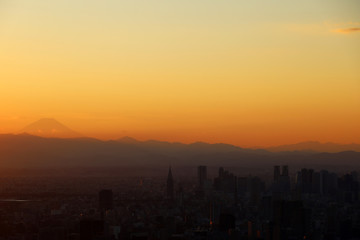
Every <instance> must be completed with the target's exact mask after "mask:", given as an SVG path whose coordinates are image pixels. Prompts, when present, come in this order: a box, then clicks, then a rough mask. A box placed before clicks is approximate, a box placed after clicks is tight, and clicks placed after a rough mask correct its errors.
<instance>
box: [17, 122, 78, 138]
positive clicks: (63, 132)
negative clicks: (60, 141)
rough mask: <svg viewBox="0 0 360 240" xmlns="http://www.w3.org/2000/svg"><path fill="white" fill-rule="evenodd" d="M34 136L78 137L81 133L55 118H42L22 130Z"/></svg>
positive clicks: (21, 131)
mask: <svg viewBox="0 0 360 240" xmlns="http://www.w3.org/2000/svg"><path fill="white" fill-rule="evenodd" d="M20 133H28V134H31V135H34V136H41V137H50V138H78V137H82V135H81V134H79V133H77V132H75V131H73V130H71V129H70V128H68V127H66V126H65V125H63V124H61V123H60V122H58V121H57V120H55V119H53V118H42V119H40V120H38V121H36V122H33V123H31V124H29V125H28V126H26V127H25V128H23V129H22V130H20Z"/></svg>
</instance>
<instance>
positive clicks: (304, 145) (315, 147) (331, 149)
mask: <svg viewBox="0 0 360 240" xmlns="http://www.w3.org/2000/svg"><path fill="white" fill-rule="evenodd" d="M265 149H266V150H268V151H270V152H284V151H307V152H328V153H336V152H344V151H356V152H360V144H336V143H330V142H329V143H320V142H315V141H309V142H301V143H296V144H289V145H282V146H276V147H269V148H265Z"/></svg>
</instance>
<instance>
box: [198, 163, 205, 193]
mask: <svg viewBox="0 0 360 240" xmlns="http://www.w3.org/2000/svg"><path fill="white" fill-rule="evenodd" d="M206 179H207V169H206V166H198V181H199V188H200V189H201V190H203V189H204V185H205V181H206Z"/></svg>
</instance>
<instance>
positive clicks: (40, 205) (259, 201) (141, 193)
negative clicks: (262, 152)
mask: <svg viewBox="0 0 360 240" xmlns="http://www.w3.org/2000/svg"><path fill="white" fill-rule="evenodd" d="M173 170H174V169H171V168H169V169H168V172H167V178H164V177H154V178H141V179H138V178H137V179H132V180H131V181H130V180H127V181H125V182H123V183H122V185H121V187H119V183H118V182H116V183H115V182H114V183H113V184H105V183H104V184H99V186H98V187H105V186H106V187H109V186H110V188H102V189H99V191H93V190H94V189H93V190H92V188H91V186H93V185H94V184H89V185H86V183H83V185H84V188H86V191H82V190H81V189H79V190H74V189H73V190H72V191H69V190H68V189H66V186H64V188H63V190H62V191H60V190H59V191H57V192H52V193H51V192H46V191H49V189H50V188H51V187H53V186H52V185H49V186H48V188H45V187H43V188H37V190H36V191H35V190H34V189H32V190H31V194H28V195H26V196H27V198H28V199H27V200H23V199H22V200H20V199H9V198H7V199H2V200H1V201H0V240H3V239H4V240H5V239H12V240H20V239H21V240H28V239H29V240H30V239H34V240H35V239H36V240H115V239H129V240H143V239H144V240H152V239H154V240H155V239H159V240H162V239H172V240H186V239H195V240H205V239H206V240H207V239H209V240H211V239H244V240H245V239H246V240H253V239H254V240H255V239H258V240H260V239H263V240H280V239H285V240H286V239H315V240H316V239H318V240H331V239H334V240H335V239H360V201H359V181H358V174H357V172H351V173H347V174H342V175H341V176H339V175H338V174H336V173H332V172H328V171H326V170H321V171H315V170H313V169H306V168H303V169H300V170H299V171H297V172H293V173H291V172H290V171H289V167H288V166H274V169H273V176H272V180H270V181H267V180H264V179H262V178H261V177H259V176H252V175H247V176H238V175H236V174H235V173H232V172H231V171H229V170H228V169H225V168H222V167H220V168H219V169H218V172H217V174H216V176H215V177H213V178H210V177H209V174H208V167H207V166H198V167H197V176H196V178H195V177H194V178H189V179H182V180H179V179H178V178H177V177H176V171H175V172H174V171H173ZM174 173H175V174H174ZM104 181H105V180H104ZM13 182H14V181H13ZM54 184H55V185H56V186H57V187H58V188H59V189H61V188H60V186H61V183H60V180H59V182H56V183H54ZM15 185H16V186H15V187H14V188H16V187H19V186H21V191H23V192H24V191H25V192H26V191H30V189H31V187H34V185H35V184H30V185H28V186H27V185H26V183H22V184H18V183H17V184H15ZM19 189H20V187H19ZM24 189H26V190H24ZM41 189H42V190H41ZM44 190H45V191H44ZM19 191H20V190H19ZM91 191H93V192H91ZM13 193H16V194H17V195H19V192H17V191H14V192H13ZM0 196H2V197H3V196H9V189H8V188H5V187H4V184H3V185H1V184H0ZM23 196H24V195H23Z"/></svg>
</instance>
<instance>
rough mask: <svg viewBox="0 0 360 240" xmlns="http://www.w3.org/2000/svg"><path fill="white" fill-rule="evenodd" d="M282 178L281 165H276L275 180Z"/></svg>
mask: <svg viewBox="0 0 360 240" xmlns="http://www.w3.org/2000/svg"><path fill="white" fill-rule="evenodd" d="M279 178H280V166H274V182H277V181H279Z"/></svg>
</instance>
